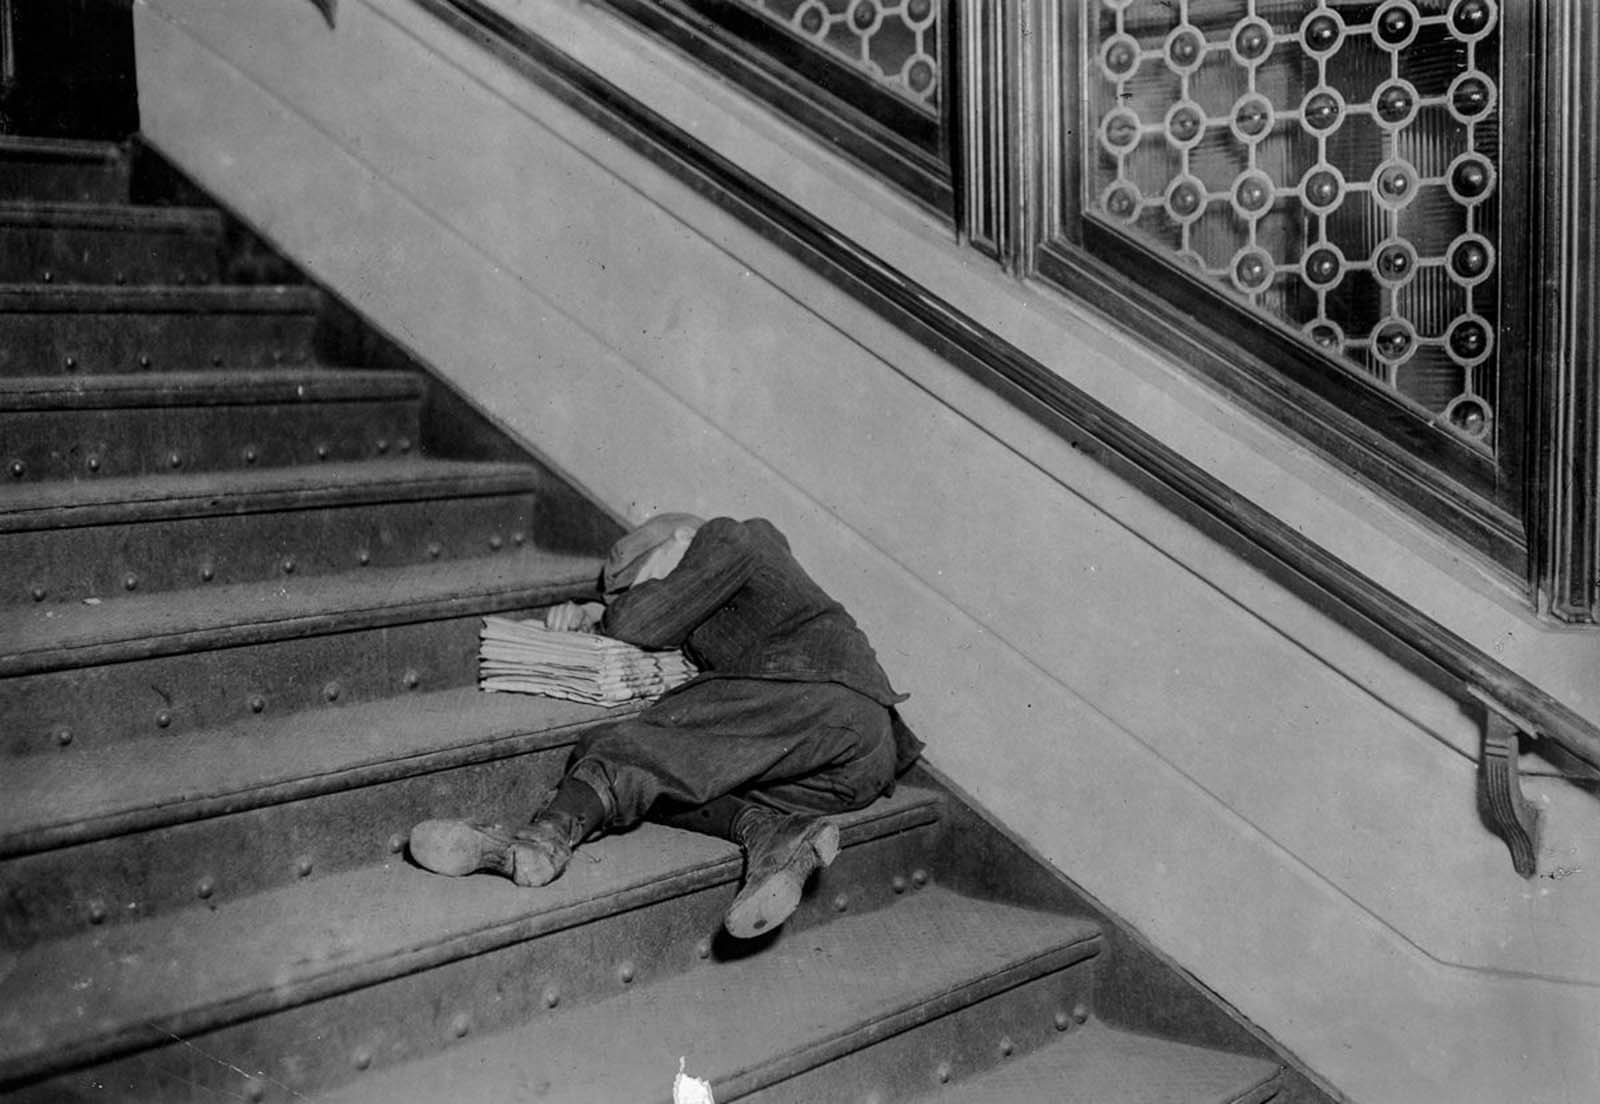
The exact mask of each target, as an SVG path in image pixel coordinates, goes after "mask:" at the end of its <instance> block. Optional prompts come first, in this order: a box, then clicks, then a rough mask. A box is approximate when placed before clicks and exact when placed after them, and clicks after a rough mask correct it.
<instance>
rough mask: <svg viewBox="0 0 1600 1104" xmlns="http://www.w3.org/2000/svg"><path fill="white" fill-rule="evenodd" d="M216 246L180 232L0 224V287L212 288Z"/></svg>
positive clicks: (199, 236) (206, 239)
mask: <svg viewBox="0 0 1600 1104" xmlns="http://www.w3.org/2000/svg"><path fill="white" fill-rule="evenodd" d="M217 245H218V239H217V237H216V236H213V235H206V234H198V233H183V232H181V231H179V232H170V231H169V232H155V233H152V232H151V231H148V230H145V231H140V230H111V229H89V228H80V227H33V226H27V227H22V226H0V283H8V284H11V283H15V284H110V285H120V284H135V285H138V284H169V285H171V284H175V285H178V286H180V287H181V286H186V285H197V286H198V285H204V284H214V283H216V282H217V274H218V266H217V263H218V262H217V258H218V254H217Z"/></svg>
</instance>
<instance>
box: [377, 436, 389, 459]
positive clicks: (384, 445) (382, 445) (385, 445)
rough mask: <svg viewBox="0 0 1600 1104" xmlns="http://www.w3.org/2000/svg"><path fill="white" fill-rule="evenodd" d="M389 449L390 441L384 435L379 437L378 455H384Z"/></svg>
mask: <svg viewBox="0 0 1600 1104" xmlns="http://www.w3.org/2000/svg"><path fill="white" fill-rule="evenodd" d="M388 451H389V442H388V441H387V440H385V439H384V438H382V437H379V438H378V455H379V456H382V455H383V454H384V453H386V452H388Z"/></svg>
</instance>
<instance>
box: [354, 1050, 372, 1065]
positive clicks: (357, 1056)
mask: <svg viewBox="0 0 1600 1104" xmlns="http://www.w3.org/2000/svg"><path fill="white" fill-rule="evenodd" d="M350 1064H351V1065H352V1066H354V1067H355V1068H356V1069H358V1070H364V1069H370V1068H372V1051H370V1050H368V1049H367V1048H365V1047H362V1048H361V1049H360V1050H358V1051H356V1052H355V1053H354V1054H353V1055H351V1056H350Z"/></svg>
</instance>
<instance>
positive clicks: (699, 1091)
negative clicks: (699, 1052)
mask: <svg viewBox="0 0 1600 1104" xmlns="http://www.w3.org/2000/svg"><path fill="white" fill-rule="evenodd" d="M683 1069H684V1060H683V1058H681V1057H680V1058H679V1059H678V1076H676V1077H674V1078H673V1079H672V1104H717V1102H716V1101H715V1100H714V1099H712V1097H711V1082H709V1081H702V1080H700V1078H698V1077H690V1076H689V1075H688V1074H687V1073H684V1072H683Z"/></svg>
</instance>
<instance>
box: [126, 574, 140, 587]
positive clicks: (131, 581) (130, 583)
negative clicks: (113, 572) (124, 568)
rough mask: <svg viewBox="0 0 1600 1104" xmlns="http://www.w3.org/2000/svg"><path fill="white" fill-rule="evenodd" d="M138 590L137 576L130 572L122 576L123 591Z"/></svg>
mask: <svg viewBox="0 0 1600 1104" xmlns="http://www.w3.org/2000/svg"><path fill="white" fill-rule="evenodd" d="M138 588H139V576H137V575H134V574H132V573H131V572H130V573H129V574H127V575H124V576H123V577H122V589H123V590H137V589H138Z"/></svg>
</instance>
